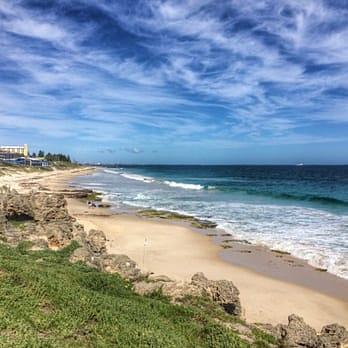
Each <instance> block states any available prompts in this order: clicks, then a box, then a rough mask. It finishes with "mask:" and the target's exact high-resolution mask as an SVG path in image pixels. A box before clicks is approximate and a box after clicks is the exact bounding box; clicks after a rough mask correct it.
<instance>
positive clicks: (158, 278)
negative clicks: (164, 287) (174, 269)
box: [148, 274, 173, 282]
mask: <svg viewBox="0 0 348 348" xmlns="http://www.w3.org/2000/svg"><path fill="white" fill-rule="evenodd" d="M148 279H149V280H150V281H152V282H172V281H173V280H172V279H170V278H169V277H167V276H166V275H163V274H162V275H158V276H156V275H153V274H151V275H149V277H148Z"/></svg>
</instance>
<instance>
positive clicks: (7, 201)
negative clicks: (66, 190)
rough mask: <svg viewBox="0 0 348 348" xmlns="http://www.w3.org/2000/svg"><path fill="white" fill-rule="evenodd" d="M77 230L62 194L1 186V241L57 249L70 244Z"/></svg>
mask: <svg viewBox="0 0 348 348" xmlns="http://www.w3.org/2000/svg"><path fill="white" fill-rule="evenodd" d="M78 229H79V227H78V224H76V222H75V219H74V218H72V217H71V216H70V215H69V213H68V210H67V208H66V201H65V199H64V196H63V195H60V194H47V193H31V194H28V195H25V194H19V193H18V192H17V191H15V190H9V189H6V188H2V189H1V196H0V237H1V240H3V241H6V242H7V243H9V244H12V245H17V244H18V243H19V242H21V241H30V242H32V243H33V245H34V248H36V249H38V248H45V247H49V248H51V249H60V248H63V247H65V246H66V245H68V244H70V242H71V240H72V239H73V238H74V234H75V232H76V231H77V230H78Z"/></svg>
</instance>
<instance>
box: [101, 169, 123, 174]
mask: <svg viewBox="0 0 348 348" xmlns="http://www.w3.org/2000/svg"><path fill="white" fill-rule="evenodd" d="M104 173H108V174H120V172H119V171H118V170H111V169H104Z"/></svg>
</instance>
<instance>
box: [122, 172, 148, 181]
mask: <svg viewBox="0 0 348 348" xmlns="http://www.w3.org/2000/svg"><path fill="white" fill-rule="evenodd" d="M120 175H121V176H123V177H124V178H126V179H130V180H136V181H142V182H146V183H152V182H155V180H154V179H153V178H151V177H148V176H142V175H138V174H129V173H122V174H120Z"/></svg>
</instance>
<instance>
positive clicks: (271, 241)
mask: <svg viewBox="0 0 348 348" xmlns="http://www.w3.org/2000/svg"><path fill="white" fill-rule="evenodd" d="M111 174H118V175H114V176H108V175H105V174H102V175H101V176H97V177H96V178H95V179H96V180H97V181H98V182H100V181H99V180H101V182H102V183H104V181H103V180H106V181H105V183H107V185H106V187H102V189H103V190H104V191H108V197H107V198H108V199H109V200H110V201H112V202H113V203H115V204H117V205H120V206H122V204H126V205H129V206H134V207H143V208H154V209H164V210H171V211H176V212H180V213H183V214H187V215H191V216H195V217H197V218H202V219H210V220H212V221H214V222H216V223H217V224H218V226H219V227H220V228H223V229H224V230H225V231H226V232H228V233H231V234H232V235H233V236H235V237H236V238H240V239H246V240H249V241H250V242H252V243H257V244H264V245H267V246H269V247H270V248H274V249H279V250H283V251H287V252H290V253H291V254H293V255H294V256H297V257H299V258H302V259H305V260H307V261H308V262H309V263H310V264H311V265H313V266H315V267H320V268H325V269H327V270H328V271H329V272H330V273H333V274H336V275H338V276H340V277H343V278H347V279H348V242H347V241H348V228H347V226H348V215H344V214H341V215H340V214H335V213H333V212H329V211H325V210H322V209H316V208H309V207H304V206H290V205H288V204H287V205H285V204H283V205H281V204H280V205H275V204H267V203H265V202H262V203H256V202H253V203H250V202H244V203H243V202H240V201H231V200H226V198H225V197H226V196H225V195H220V194H219V192H218V191H217V192H216V191H215V190H209V187H208V190H202V189H203V188H204V187H203V186H202V185H194V184H187V183H186V184H185V183H180V182H176V181H166V182H164V181H155V180H154V178H151V177H144V176H141V175H136V174H131V173H124V172H123V173H122V172H118V173H117V172H113V171H111ZM121 175H122V176H121ZM122 177H124V178H127V179H131V180H136V181H138V182H139V183H138V184H137V185H133V184H132V183H131V182H128V184H127V181H125V180H124V179H122ZM85 180H86V182H87V184H88V183H91V181H92V180H91V178H90V177H89V178H88V181H87V178H86V179H85ZM141 183H143V184H141ZM149 183H153V184H151V185H150V184H149ZM82 186H83V184H82ZM183 189H186V190H197V194H198V195H199V198H193V199H189V198H188V197H187V196H188V195H187V193H185V191H184V190H183ZM199 190H202V191H199ZM115 191H117V192H115ZM198 192H199V193H198ZM192 195H193V196H194V194H192Z"/></svg>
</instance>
